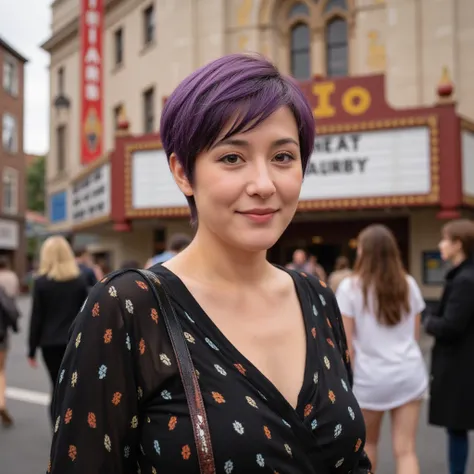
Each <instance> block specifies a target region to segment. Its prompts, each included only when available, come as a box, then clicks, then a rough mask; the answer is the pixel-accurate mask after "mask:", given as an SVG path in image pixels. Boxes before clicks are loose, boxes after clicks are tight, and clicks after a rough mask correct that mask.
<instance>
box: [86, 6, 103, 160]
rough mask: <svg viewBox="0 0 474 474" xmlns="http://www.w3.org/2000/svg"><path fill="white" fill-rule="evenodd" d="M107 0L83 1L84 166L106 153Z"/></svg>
mask: <svg viewBox="0 0 474 474" xmlns="http://www.w3.org/2000/svg"><path fill="white" fill-rule="evenodd" d="M103 1H104V0H81V19H80V22H81V86H80V87H81V108H82V110H81V124H80V126H81V130H80V137H81V163H82V164H83V165H87V164H88V163H91V162H92V161H94V160H96V159H97V158H100V157H101V156H102V153H103V113H102V104H103V100H102V73H103V53H102V49H103V48H102V43H103V37H102V33H103V29H104V4H103Z"/></svg>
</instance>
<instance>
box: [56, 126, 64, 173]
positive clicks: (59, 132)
mask: <svg viewBox="0 0 474 474" xmlns="http://www.w3.org/2000/svg"><path fill="white" fill-rule="evenodd" d="M56 147H57V149H56V153H57V164H58V173H61V172H63V171H64V170H65V169H66V126H65V125H60V126H59V127H58V128H57V129H56Z"/></svg>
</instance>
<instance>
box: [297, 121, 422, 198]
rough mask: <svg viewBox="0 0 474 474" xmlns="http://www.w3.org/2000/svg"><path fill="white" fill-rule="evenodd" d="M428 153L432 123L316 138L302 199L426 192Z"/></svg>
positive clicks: (418, 193)
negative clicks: (429, 126) (430, 124)
mask: <svg viewBox="0 0 474 474" xmlns="http://www.w3.org/2000/svg"><path fill="white" fill-rule="evenodd" d="M430 156H431V148H430V130H429V129H428V127H413V128H407V129H394V130H375V131H367V132H349V133H338V134H334V135H323V136H318V137H317V138H316V141H315V150H314V153H313V156H312V157H311V161H310V163H309V164H308V168H307V171H306V177H305V181H304V184H303V188H302V191H301V195H300V198H301V199H302V200H306V199H340V198H348V199H349V198H354V197H374V196H401V195H412V194H417V195H420V194H427V193H429V192H430V189H431V166H430Z"/></svg>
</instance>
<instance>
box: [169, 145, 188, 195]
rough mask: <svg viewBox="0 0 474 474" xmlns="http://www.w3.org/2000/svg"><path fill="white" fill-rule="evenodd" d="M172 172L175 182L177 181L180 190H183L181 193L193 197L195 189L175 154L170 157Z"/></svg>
mask: <svg viewBox="0 0 474 474" xmlns="http://www.w3.org/2000/svg"><path fill="white" fill-rule="evenodd" d="M170 170H171V173H172V175H173V178H174V180H175V181H176V184H177V185H178V187H179V189H181V192H182V193H183V194H184V195H185V196H192V195H193V188H192V186H191V183H190V182H189V180H188V178H187V176H186V172H185V171H184V167H183V165H182V164H181V163H180V161H179V160H178V157H177V156H176V154H175V153H173V154H172V155H171V156H170Z"/></svg>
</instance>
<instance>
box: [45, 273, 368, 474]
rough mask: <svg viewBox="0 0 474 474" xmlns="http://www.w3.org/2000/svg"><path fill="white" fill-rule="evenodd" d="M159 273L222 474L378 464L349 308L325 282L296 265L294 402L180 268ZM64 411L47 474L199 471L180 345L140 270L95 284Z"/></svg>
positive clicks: (69, 369)
mask: <svg viewBox="0 0 474 474" xmlns="http://www.w3.org/2000/svg"><path fill="white" fill-rule="evenodd" d="M153 270H154V271H155V272H156V273H157V275H158V277H159V278H160V280H161V281H162V283H163V284H164V285H165V286H166V287H167V289H168V292H169V293H170V294H171V298H172V303H173V304H174V306H175V309H176V312H177V314H178V316H179V318H180V322H181V325H182V328H183V332H184V336H185V338H186V340H187V342H188V347H189V350H190V352H191V356H192V358H193V361H194V364H195V367H196V370H197V372H198V377H199V383H200V387H201V391H202V394H203V398H204V402H205V405H206V410H207V415H208V421H209V426H210V432H211V439H212V446H213V451H214V457H215V463H216V471H217V473H218V474H234V473H235V474H240V473H242V474H252V473H262V474H264V473H272V474H275V473H278V474H325V473H335V474H336V473H337V474H349V473H353V474H356V473H357V474H367V473H369V472H370V463H369V461H368V459H367V457H366V456H365V454H364V452H363V448H364V439H365V426H364V421H363V418H362V414H361V411H360V409H359V407H358V405H357V402H356V400H355V398H354V395H353V394H352V391H351V375H350V370H348V369H349V364H348V355H347V351H346V346H345V338H344V334H343V331H342V329H341V328H342V326H341V324H340V315H339V311H338V308H337V304H336V301H335V297H334V295H333V293H332V292H331V291H330V290H329V289H327V288H326V286H325V284H324V283H320V282H319V281H318V280H316V279H314V278H313V277H310V276H306V275H305V274H299V273H297V272H294V271H289V273H290V274H291V276H292V278H293V280H294V283H295V287H296V290H297V293H298V297H299V300H300V304H301V306H302V310H303V311H302V312H303V315H304V319H305V325H306V330H307V360H306V369H305V375H304V383H303V386H302V389H301V392H300V394H299V399H298V404H297V407H296V409H294V408H293V407H292V406H291V405H290V404H289V403H288V402H287V400H286V399H285V398H284V397H283V395H282V394H281V393H280V392H279V391H278V390H277V388H276V387H275V386H274V385H273V384H272V383H271V382H270V381H269V380H268V379H267V378H266V377H265V376H264V375H263V374H262V373H261V372H260V371H259V370H258V369H257V368H256V367H255V366H253V365H252V363H251V362H250V361H249V360H247V359H246V358H245V357H244V356H243V355H242V354H241V353H240V352H239V351H238V350H237V349H236V348H235V347H234V346H233V345H232V344H231V343H230V342H229V340H228V339H226V337H225V336H224V335H223V334H222V333H221V332H220V331H219V329H218V328H217V326H216V325H215V324H214V323H213V322H212V320H211V319H210V318H209V317H208V316H207V315H206V313H205V312H204V311H203V309H202V308H201V307H200V306H199V304H198V303H197V302H196V300H195V299H194V298H193V296H192V295H191V293H190V292H189V291H188V290H187V288H186V286H185V285H184V284H183V282H182V281H181V280H180V279H179V278H178V277H177V276H176V275H175V274H173V273H172V272H171V271H169V270H167V269H166V268H164V267H162V266H155V267H154V268H153ZM55 413H56V415H55V416H56V425H55V433H54V437H53V442H52V450H51V459H50V464H49V466H48V472H49V473H53V474H72V473H81V474H99V473H100V474H129V473H141V474H170V473H173V472H179V473H180V474H191V473H193V474H194V473H199V465H198V459H197V455H196V448H195V443H194V438H193V430H192V426H191V423H190V417H189V412H188V407H187V403H186V397H185V394H184V389H183V386H182V383H181V380H180V377H179V373H178V371H177V366H176V361H175V358H174V355H173V350H172V347H171V343H170V340H169V337H168V335H167V332H166V328H165V325H164V322H163V320H162V318H161V317H160V314H159V311H158V308H157V304H156V302H155V300H154V298H153V295H152V292H151V290H150V289H149V288H148V286H147V284H146V283H145V281H144V280H143V279H142V278H141V277H140V275H139V274H137V273H134V272H127V273H119V274H115V275H114V274H112V275H111V276H109V277H106V278H105V279H104V280H103V281H102V282H101V283H99V284H98V285H96V287H95V288H94V289H93V291H92V292H91V294H90V296H89V298H88V300H87V301H86V303H85V304H84V307H83V308H82V310H81V312H80V313H79V315H78V317H77V319H76V322H75V325H74V328H73V332H72V336H71V340H70V343H69V346H68V349H67V352H66V355H65V357H64V360H63V364H62V367H61V370H60V377H59V382H58V385H57V387H56V391H55Z"/></svg>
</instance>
